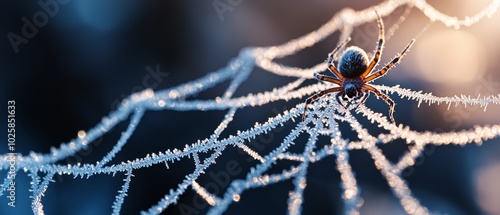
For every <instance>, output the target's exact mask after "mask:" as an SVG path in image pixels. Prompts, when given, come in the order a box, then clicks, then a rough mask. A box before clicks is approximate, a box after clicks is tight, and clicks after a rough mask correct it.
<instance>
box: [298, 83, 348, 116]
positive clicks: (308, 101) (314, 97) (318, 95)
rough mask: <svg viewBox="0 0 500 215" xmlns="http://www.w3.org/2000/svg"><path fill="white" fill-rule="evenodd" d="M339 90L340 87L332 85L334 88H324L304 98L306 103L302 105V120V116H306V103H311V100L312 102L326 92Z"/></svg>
mask: <svg viewBox="0 0 500 215" xmlns="http://www.w3.org/2000/svg"><path fill="white" fill-rule="evenodd" d="M341 90H342V87H334V88H330V89H326V90H323V91H320V92H318V93H316V94H314V95H312V96H311V97H309V98H308V99H307V100H306V105H305V106H304V112H303V113H302V120H304V118H305V116H306V110H307V105H308V104H311V103H312V102H314V101H315V100H317V99H319V98H320V97H322V96H325V95H326V94H329V93H333V92H337V91H341Z"/></svg>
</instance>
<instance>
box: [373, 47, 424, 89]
mask: <svg viewBox="0 0 500 215" xmlns="http://www.w3.org/2000/svg"><path fill="white" fill-rule="evenodd" d="M413 42H415V39H413V40H411V41H410V43H408V45H406V48H405V49H404V50H403V52H401V54H398V55H397V56H396V57H395V58H394V59H392V61H391V62H390V63H389V64H387V65H386V66H384V68H382V69H381V70H380V71H378V72H376V73H373V74H371V75H370V76H368V77H366V78H365V79H364V81H365V83H368V82H370V81H372V80H374V79H376V78H378V77H380V76H383V75H385V73H387V72H388V71H389V70H390V69H391V68H392V67H393V66H394V65H396V64H397V63H398V62H399V61H400V60H401V59H402V58H403V56H404V55H405V53H406V51H408V50H409V49H410V47H411V46H412V45H413Z"/></svg>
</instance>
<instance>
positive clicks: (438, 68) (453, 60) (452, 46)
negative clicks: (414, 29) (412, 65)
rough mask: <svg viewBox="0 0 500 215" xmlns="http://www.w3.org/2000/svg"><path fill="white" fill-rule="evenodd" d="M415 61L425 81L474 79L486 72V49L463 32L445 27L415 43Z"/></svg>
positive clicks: (466, 80)
mask: <svg viewBox="0 0 500 215" xmlns="http://www.w3.org/2000/svg"><path fill="white" fill-rule="evenodd" d="M416 52H417V62H418V63H417V64H418V67H419V71H420V70H421V71H422V77H424V78H425V79H427V80H428V81H433V82H446V83H451V84H457V83H466V82H472V81H475V78H476V77H478V76H479V75H481V74H483V73H484V71H485V65H486V58H485V50H484V47H482V44H481V43H480V42H479V41H478V39H477V38H476V37H474V36H473V35H471V34H470V33H468V32H466V31H460V30H444V31H440V32H439V33H436V34H428V36H427V37H425V38H422V39H420V41H419V42H418V43H416Z"/></svg>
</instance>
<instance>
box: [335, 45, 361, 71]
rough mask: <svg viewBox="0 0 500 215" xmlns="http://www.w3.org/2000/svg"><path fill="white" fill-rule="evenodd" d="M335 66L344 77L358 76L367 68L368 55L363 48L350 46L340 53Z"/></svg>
mask: <svg viewBox="0 0 500 215" xmlns="http://www.w3.org/2000/svg"><path fill="white" fill-rule="evenodd" d="M337 68H338V70H339V72H340V74H342V76H344V77H346V78H355V77H359V76H360V75H361V74H363V72H365V71H366V69H367V68H368V55H367V54H366V52H365V51H364V50H363V49H361V48H359V47H357V46H351V47H349V48H347V50H345V51H344V53H343V54H342V57H341V58H340V61H339V63H338V65H337Z"/></svg>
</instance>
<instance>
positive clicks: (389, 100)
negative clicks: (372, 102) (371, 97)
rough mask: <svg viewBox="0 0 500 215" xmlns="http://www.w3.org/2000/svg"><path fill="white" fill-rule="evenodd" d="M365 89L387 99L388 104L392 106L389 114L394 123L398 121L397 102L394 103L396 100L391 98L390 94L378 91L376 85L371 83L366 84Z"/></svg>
mask: <svg viewBox="0 0 500 215" xmlns="http://www.w3.org/2000/svg"><path fill="white" fill-rule="evenodd" d="M363 89H366V90H370V91H372V92H374V93H375V94H376V95H377V96H378V97H380V98H381V99H383V100H385V102H387V104H389V106H390V107H389V116H390V117H391V121H392V123H396V121H395V120H394V106H395V105H396V103H394V101H393V100H392V99H391V98H389V96H387V95H385V94H383V93H382V92H380V91H378V90H377V89H376V88H375V87H373V86H371V85H368V84H365V85H364V86H363Z"/></svg>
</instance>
